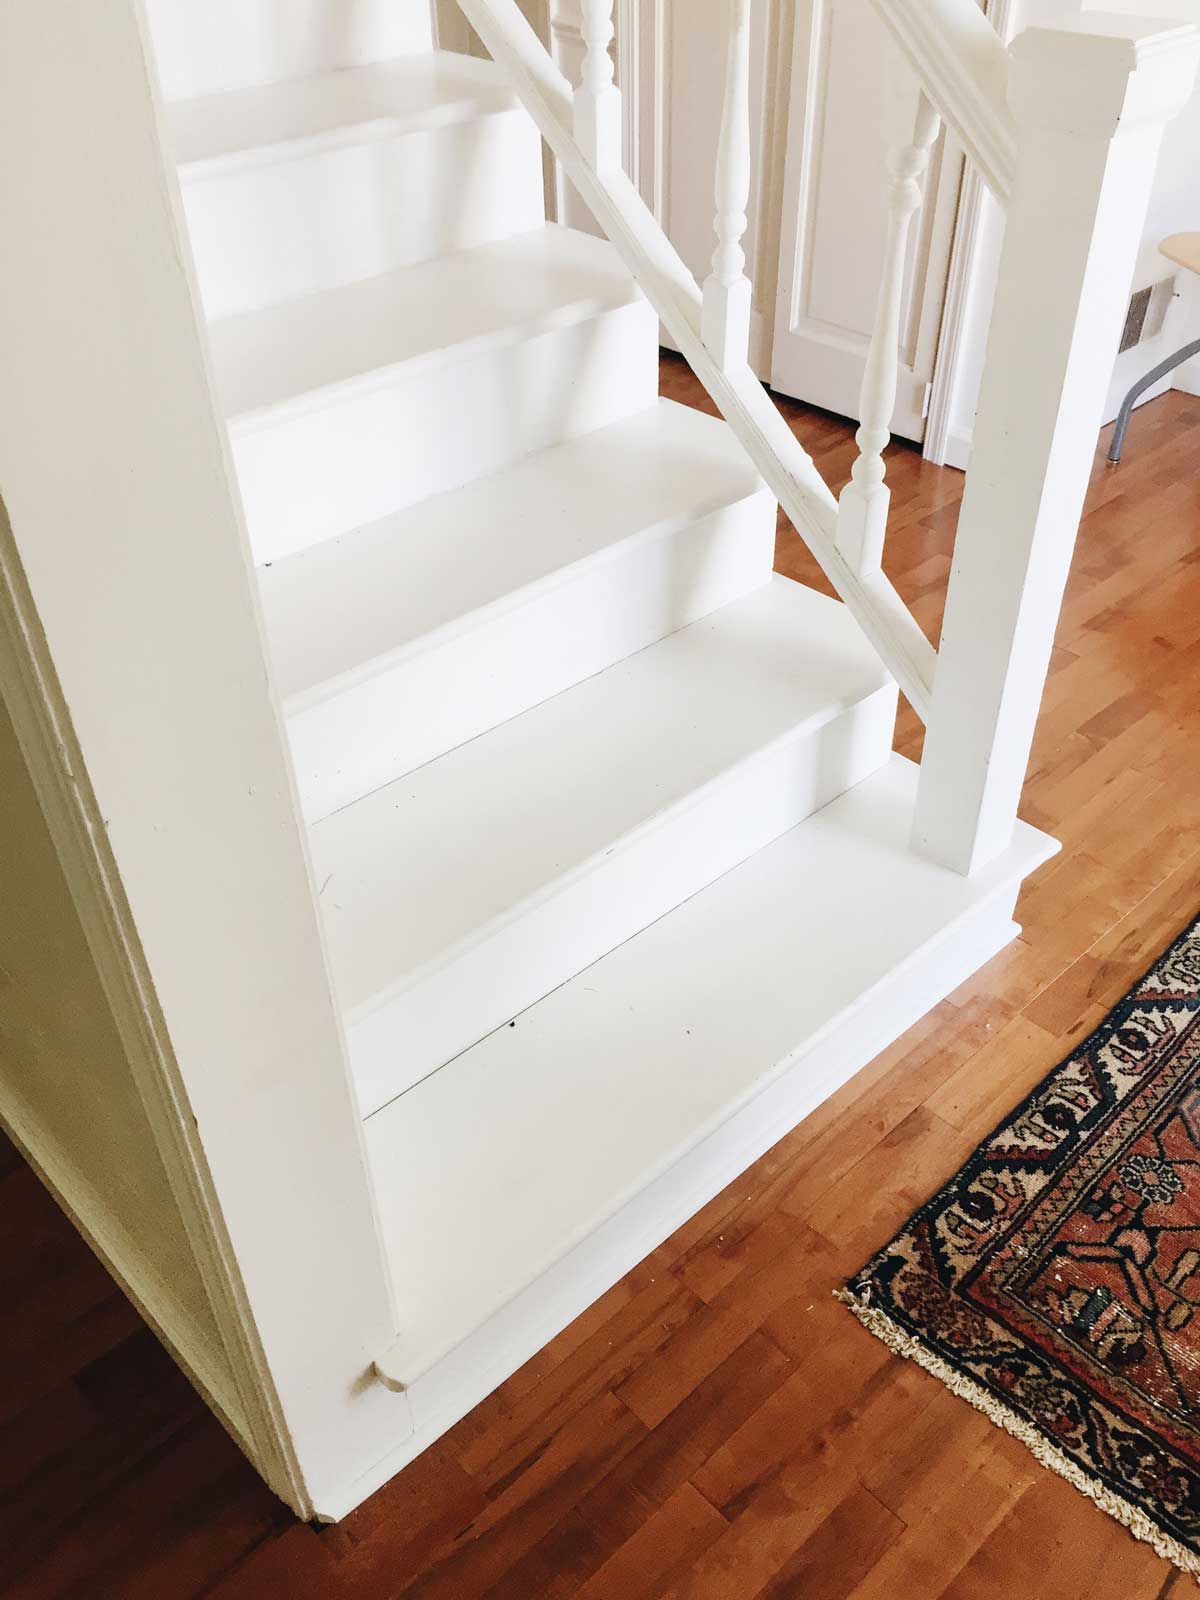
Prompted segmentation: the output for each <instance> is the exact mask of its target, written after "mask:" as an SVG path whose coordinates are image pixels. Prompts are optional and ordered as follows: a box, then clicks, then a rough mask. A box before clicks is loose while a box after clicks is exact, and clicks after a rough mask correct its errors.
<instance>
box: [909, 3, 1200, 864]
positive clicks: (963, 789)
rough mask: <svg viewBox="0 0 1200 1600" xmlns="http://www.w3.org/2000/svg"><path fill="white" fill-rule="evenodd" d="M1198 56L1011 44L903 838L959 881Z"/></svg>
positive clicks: (1061, 562)
mask: <svg viewBox="0 0 1200 1600" xmlns="http://www.w3.org/2000/svg"><path fill="white" fill-rule="evenodd" d="M1089 22H1090V23H1091V25H1092V26H1093V27H1096V28H1100V27H1103V28H1104V29H1105V31H1104V32H1094V33H1091V32H1088V31H1087V30H1086V25H1087V24H1088V23H1089ZM1198 45H1200V33H1198V32H1197V30H1196V29H1194V28H1192V27H1177V28H1170V29H1165V30H1164V29H1163V28H1162V26H1161V24H1159V25H1157V27H1156V26H1155V25H1154V24H1147V23H1145V22H1138V21H1137V20H1136V19H1134V18H1128V17H1107V16H1099V15H1097V14H1091V15H1090V16H1089V15H1088V14H1085V15H1084V17H1082V18H1081V19H1080V21H1079V23H1078V24H1067V25H1065V26H1062V27H1059V28H1055V29H1043V28H1036V29H1031V30H1030V31H1029V32H1027V33H1024V34H1022V35H1021V36H1020V37H1019V38H1018V39H1017V40H1016V42H1015V43H1014V45H1013V48H1012V71H1011V76H1010V85H1009V99H1010V102H1011V105H1012V109H1013V113H1014V115H1015V118H1016V121H1017V124H1018V134H1019V141H1018V142H1019V149H1018V161H1017V173H1016V180H1015V183H1014V187H1013V191H1012V198H1011V201H1010V204H1009V209H1008V220H1007V225H1006V230H1005V240H1004V248H1003V253H1002V256H1001V263H1000V275H999V285H998V289H997V294H996V300H995V306H994V309H993V313H992V324H991V331H990V335H989V339H988V348H987V364H986V368H985V372H984V379H983V385H982V389H981V391H980V400H979V408H978V412H977V415H976V422H975V434H974V447H973V451H972V456H971V465H970V470H969V472H968V476H967V485H966V491H965V494H964V497H963V504H962V512H961V515H960V517H959V524H958V537H957V542H956V545H955V550H954V561H953V566H952V569H951V575H950V584H949V592H948V595H947V603H946V615H945V621H944V623H943V628H942V641H941V649H940V653H939V658H938V665H937V675H936V680H935V684H934V694H933V703H932V707H931V713H930V718H929V723H928V730H927V734H926V741H925V755H924V760H923V762H922V766H921V780H920V788H919V795H918V801H917V815H916V820H915V829H914V845H915V848H916V849H918V850H919V851H920V852H921V853H922V854H924V855H927V856H929V857H931V858H932V859H934V860H936V861H940V862H942V863H943V864H944V865H946V866H949V867H952V868H954V869H955V870H956V871H958V872H962V873H971V872H973V871H975V870H976V869H977V868H979V867H982V866H984V865H985V864H986V863H987V862H988V861H989V860H991V859H992V858H993V857H994V856H996V855H997V854H999V853H1000V852H1001V851H1002V850H1003V849H1004V848H1005V847H1006V846H1007V844H1008V842H1009V840H1010V838H1011V836H1012V830H1013V825H1014V822H1015V819H1016V811H1017V803H1018V800H1019V797H1020V792H1021V785H1022V782H1023V780H1024V776H1025V769H1026V766H1027V764H1028V760H1029V752H1030V746H1031V744H1032V741H1033V732H1034V725H1035V722H1036V719H1037V713H1038V707H1039V704H1040V702H1041V697H1042V690H1043V687H1044V684H1045V678H1046V671H1047V666H1048V663H1049V659H1050V652H1051V648H1052V646H1053V642H1054V630H1055V627H1056V625H1057V621H1058V614H1059V608H1060V606H1061V603H1062V596H1063V589H1064V586H1065V584H1066V579H1067V572H1068V569H1069V567H1070V563H1071V555H1072V550H1073V547H1074V542H1075V534H1076V530H1077V528H1078V524H1079V517H1080V513H1081V511H1082V509H1083V500H1084V494H1085V492H1086V489H1087V483H1088V477H1089V472H1090V468H1091V463H1092V458H1093V454H1094V451H1095V447H1096V437H1097V432H1098V429H1099V426H1100V422H1101V416H1102V408H1103V404H1104V397H1105V392H1106V390H1107V387H1108V383H1109V378H1110V375H1111V372H1112V365H1113V359H1114V356H1115V354H1116V349H1117V343H1118V340H1119V336H1120V330H1121V326H1122V319H1123V317H1124V315H1125V309H1126V302H1127V299H1128V295H1129V286H1130V281H1131V279H1132V276H1133V269H1134V263H1135V258H1136V255H1137V251H1138V248H1139V246H1140V245H1141V241H1142V232H1143V228H1144V225H1145V215H1146V205H1147V201H1148V199H1149V195H1150V189H1151V184H1152V182H1153V178H1154V168H1155V162H1156V159H1157V154H1158V146H1159V142H1160V140H1161V136H1162V130H1163V127H1164V125H1165V124H1166V123H1167V122H1168V121H1169V120H1170V118H1171V117H1172V116H1173V115H1174V114H1175V112H1176V111H1178V110H1179V108H1180V107H1181V106H1182V105H1183V104H1184V102H1185V100H1186V99H1187V96H1188V94H1189V93H1190V91H1191V87H1192V83H1193V80H1194V76H1195V68H1196V57H1197V48H1198Z"/></svg>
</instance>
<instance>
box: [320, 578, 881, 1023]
mask: <svg viewBox="0 0 1200 1600" xmlns="http://www.w3.org/2000/svg"><path fill="white" fill-rule="evenodd" d="M887 682H888V679H887V676H886V674H885V672H884V670H883V668H882V667H881V666H880V664H879V662H878V659H877V657H876V656H875V654H874V652H873V651H872V650H871V649H870V648H869V646H868V645H867V644H866V642H865V641H864V640H863V638H862V636H861V634H860V633H859V631H858V628H857V626H856V624H855V623H854V621H853V619H852V618H851V616H850V614H849V613H848V612H847V611H846V610H845V608H844V607H843V606H841V605H839V604H837V603H836V602H834V601H831V600H828V599H826V598H825V597H824V596H822V595H818V594H817V593H815V592H814V591H813V590H810V589H806V588H804V587H803V586H801V585H800V584H796V583H793V582H791V581H790V580H788V579H786V578H781V577H773V578H772V579H771V580H770V581H769V582H768V583H766V584H764V585H763V586H762V587H761V588H759V589H756V590H755V591H753V592H752V593H751V594H750V595H748V596H747V597H746V598H744V599H742V600H738V601H735V602H733V603H732V604H730V605H727V606H725V607H724V608H723V609H721V610H720V611H717V612H715V613H714V614H713V615H711V616H709V617H706V618H704V619H703V620H702V621H700V622H695V623H692V624H691V625H690V626H689V627H686V628H683V629H681V630H679V632H677V633H674V634H672V635H670V636H669V637H668V638H666V639H663V640H661V641H660V642H659V643H657V644H654V645H651V646H649V647H648V648H647V649H645V650H642V651H640V652H639V653H638V654H637V655H634V656H631V657H629V658H628V659H627V660H625V661H622V662H619V663H618V664H617V665H616V666H613V667H610V668H608V669H607V670H606V671H605V672H602V673H599V674H597V676H595V677H593V678H589V679H587V680H586V681H585V682H583V683H581V684H578V685H576V686H575V687H574V688H571V689H568V690H565V691H564V692H563V693H562V694H559V695H557V696H555V697H554V698H553V699H551V700H548V701H545V702H544V703H543V704H541V705H539V706H535V707H534V708H533V709H532V710H531V711H527V712H525V713H523V714H522V715H521V716H518V717H514V718H513V719H512V720H511V721H509V722H506V723H504V724H502V725H501V726H500V727H498V728H494V729H492V730H491V732H489V733H486V734H483V735H481V736H480V737H478V738H476V739H473V740H471V741H470V742H469V743H467V744H464V745H461V746H459V747H458V748H457V749H456V750H452V751H450V752H449V754H448V755H445V756H442V757H440V758H439V759H438V760H436V761H432V762H430V763H429V764H428V765H426V766H424V767H422V768H420V769H418V770H417V771H416V772H411V773H409V774H408V775H407V776H406V777H403V778H400V779H398V780H397V781H396V782H394V783H391V784H388V785H386V786H385V787H384V788H382V789H379V790H377V791H376V792H375V793H373V794H370V795H367V796H366V797H365V798H363V799H361V800H358V801H355V802H354V804H352V805H349V806H346V807H345V808H344V809H343V810H341V811H338V812H335V813H334V814H333V815H332V816H329V817H326V818H324V819H323V820H322V821H320V822H318V823H316V824H315V825H314V826H313V828H312V830H311V835H310V836H311V840H312V849H313V857H314V865H315V869H316V873H317V881H318V884H319V885H320V886H321V904H322V907H323V909H324V913H325V923H326V930H327V934H328V938H329V946H330V954H331V959H332V964H333V969H334V975H335V980H336V987H337V992H338V995H339V999H340V1002H341V1004H342V1006H343V1009H344V1011H345V1012H346V1013H347V1015H348V1016H350V1017H353V1016H354V1015H355V1014H357V1015H359V1016H361V1015H363V1014H364V1012H366V1011H369V1010H371V1009H373V1008H374V1006H375V1005H377V1004H379V1003H381V1002H382V1001H383V1000H384V999H386V998H387V997H389V996H390V995H392V994H395V993H397V992H399V991H400V990H401V989H403V988H404V987H405V986H406V985H407V984H409V983H411V982H412V981H414V980H415V978H416V977H417V975H419V974H420V972H421V971H422V969H425V970H430V969H433V968H436V967H438V966H440V965H442V964H443V963H445V962H446V961H448V960H450V959H452V958H453V957H454V956H456V955H457V954H459V953H460V952H461V951H462V950H463V949H465V948H468V947H470V946H471V945H472V944H474V943H476V942H477V941H478V940H480V939H481V938H483V937H484V936H485V934H486V933H487V932H488V931H489V930H492V929H496V928H499V927H501V926H503V925H505V924H506V923H507V922H508V921H509V920H511V919H512V918H515V917H516V916H518V915H520V913H521V911H522V910H524V909H528V908H529V907H531V906H532V905H533V904H536V903H538V902H539V901H540V900H541V899H542V898H543V897H544V896H546V895H549V894H552V893H553V892H554V890H555V887H556V885H561V884H563V883H564V882H566V881H569V880H570V879H571V878H572V877H573V876H574V875H575V874H578V873H580V872H585V871H587V870H588V867H589V864H591V863H594V862H597V861H600V860H603V859H604V857H605V856H606V855H607V854H610V853H611V852H612V851H613V850H614V849H617V848H619V846H620V843H621V841H622V839H623V838H626V837H628V836H631V835H633V834H634V833H635V832H640V830H641V829H643V828H645V827H647V826H653V825H655V823H656V822H657V821H660V820H661V819H662V818H663V817H664V816H666V815H667V814H669V813H670V812H671V811H672V810H674V809H675V808H678V807H681V806H685V805H686V804H687V803H688V801H689V798H690V797H692V796H694V795H695V793H696V792H697V791H698V790H699V789H700V788H702V787H703V786H704V785H706V784H708V783H711V782H714V781H717V780H719V779H720V778H721V777H722V776H723V775H725V774H727V773H729V772H730V771H732V770H734V769H735V768H736V767H737V766H738V765H739V764H740V763H742V762H744V761H745V760H747V759H749V758H750V757H751V756H753V755H754V754H756V753H758V752H759V751H761V750H763V749H764V748H766V747H767V746H769V745H771V744H772V743H774V742H776V741H778V740H779V739H782V738H786V737H788V736H791V735H797V734H799V732H800V731H801V730H802V729H803V728H806V727H809V728H811V727H817V726H820V725H821V724H823V723H824V722H826V721H828V720H829V719H831V718H832V717H834V716H836V715H838V713H839V712H840V711H841V710H842V709H844V708H846V707H849V706H851V705H853V704H855V703H857V702H859V701H860V700H862V699H864V698H865V697H866V696H868V695H870V694H872V693H874V692H875V691H876V690H878V689H880V688H882V687H883V686H884V685H885V684H886V683H887Z"/></svg>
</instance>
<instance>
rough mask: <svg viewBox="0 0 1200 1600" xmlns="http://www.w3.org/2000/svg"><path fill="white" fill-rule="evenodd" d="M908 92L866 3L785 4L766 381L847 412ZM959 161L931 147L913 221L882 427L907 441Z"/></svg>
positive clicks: (867, 325) (927, 376) (912, 97)
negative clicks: (779, 178)
mask: <svg viewBox="0 0 1200 1600" xmlns="http://www.w3.org/2000/svg"><path fill="white" fill-rule="evenodd" d="M916 107H917V87H916V83H915V80H913V78H912V77H911V74H910V73H909V72H908V69H907V68H906V67H905V66H904V64H903V62H902V61H901V60H900V59H899V58H898V57H897V56H895V54H894V53H893V51H892V47H891V44H890V40H889V39H888V36H887V33H886V30H885V29H884V26H883V24H882V23H881V22H880V21H879V19H878V17H877V16H876V15H875V12H874V10H873V8H872V6H871V4H870V0H797V3H796V14H795V35H794V47H793V51H792V93H791V101H790V107H789V113H788V121H787V160H786V168H785V173H784V182H783V203H782V213H783V226H782V237H781V241H780V257H779V278H778V298H777V304H776V317H775V337H774V349H773V358H772V364H771V383H772V385H773V386H774V387H775V388H776V389H778V390H780V391H781V392H782V393H784V394H789V395H793V396H795V397H796V398H797V399H800V400H806V401H808V402H809V403H810V404H813V405H818V406H824V407H825V408H826V409H828V410H830V411H836V412H839V413H840V414H841V415H843V416H848V417H857V416H858V395H859V388H860V386H861V383H862V376H863V366H864V362H865V360H866V354H867V348H868V344H869V340H870V336H871V329H872V327H873V324H874V320H875V301H876V296H877V293H878V287H879V278H880V272H881V270H882V264H883V251H884V241H885V237H886V230H887V172H886V166H885V159H886V153H887V148H888V145H889V144H890V143H895V142H897V141H898V140H900V139H903V138H906V137H907V135H908V133H909V132H910V131H911V128H912V124H913V119H914V117H915V114H916ZM961 176H962V159H961V156H960V155H958V154H957V153H955V152H954V151H952V150H951V149H949V148H948V146H947V143H946V140H945V138H944V136H943V137H942V138H940V139H939V140H938V143H937V145H936V147H935V149H934V152H933V157H932V160H931V162H930V167H929V174H928V177H927V179H926V187H925V194H926V201H925V204H924V206H923V207H922V210H921V212H920V213H919V215H918V217H917V219H916V222H915V224H914V226H913V229H912V233H911V237H910V244H909V259H908V268H907V274H906V282H905V299H904V316H903V324H902V337H901V349H900V362H901V366H900V381H899V385H898V392H897V400H896V410H895V415H894V419H893V428H894V431H895V432H896V433H898V434H900V435H901V436H902V437H904V438H908V439H914V440H918V441H919V440H920V439H921V438H922V437H923V435H924V431H925V421H924V413H925V409H926V404H925V401H926V394H927V386H928V384H929V383H930V382H931V380H932V377H933V363H934V357H935V354H936V349H937V337H938V331H939V328H940V324H941V313H942V304H943V300H944V296H945V285H946V275H947V271H948V267H949V258H950V244H951V238H952V234H953V227H954V214H955V208H956V205H957V196H958V189H959V185H960V182H961Z"/></svg>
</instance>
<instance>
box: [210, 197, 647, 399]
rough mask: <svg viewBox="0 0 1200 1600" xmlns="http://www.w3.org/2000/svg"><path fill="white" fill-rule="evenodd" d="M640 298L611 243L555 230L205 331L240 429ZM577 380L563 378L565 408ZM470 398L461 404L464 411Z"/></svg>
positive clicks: (220, 387)
mask: <svg viewBox="0 0 1200 1600" xmlns="http://www.w3.org/2000/svg"><path fill="white" fill-rule="evenodd" d="M639 299H640V294H639V291H638V289H637V286H636V284H635V283H634V281H633V278H632V276H631V275H630V273H629V272H628V271H627V269H626V268H625V267H624V265H623V264H622V263H621V260H620V258H619V257H618V255H617V253H616V251H615V250H614V249H613V247H612V245H610V244H609V243H608V242H607V240H602V239H596V238H593V237H592V235H591V234H586V233H579V232H577V231H576V230H575V229H572V228H562V227H558V226H555V225H554V224H547V225H546V226H545V227H541V228H536V229H534V230H533V231H532V232H530V233H523V234H518V235H517V236H516V237H514V238H511V239H504V240H501V241H500V242H498V243H494V244H485V245H478V246H476V247H475V248H474V249H472V250H463V251H460V252H458V253H457V254H455V255H450V256H443V257H440V258H438V259H436V260H433V261H423V262H420V263H418V264H417V265H416V266H411V267H403V268H401V269H400V270H399V271H397V272H388V273H383V274H381V275H380V276H379V277H375V278H366V279H363V280H361V281H359V282H356V283H349V284H344V285H342V286H340V287H338V288H336V289H327V290H324V291H323V292H321V293H320V294H314V295H308V296H306V297H305V298H304V299H302V300H292V301H288V302H287V303H286V304H283V305H276V306H270V307H268V308H267V309H266V310H262V311H249V312H244V313H241V314H239V315H237V316H232V317H224V318H221V319H220V320H218V321H216V322H214V323H212V324H211V325H210V330H209V331H210V343H211V349H212V356H213V369H214V376H215V380H216V387H217V393H218V396H219V399H220V403H221V406H222V408H223V410H224V413H225V416H226V417H227V418H228V419H229V421H230V423H231V424H232V425H233V427H234V428H235V429H236V428H237V427H239V426H247V425H249V426H253V425H254V423H255V421H256V420H257V418H259V417H260V416H261V415H262V414H263V413H267V414H268V415H271V414H277V413H278V411H279V410H280V409H281V408H284V407H288V406H290V405H292V404H300V405H306V404H308V403H310V402H311V400H312V399H313V397H314V396H317V395H322V394H323V395H325V396H326V397H331V396H332V395H333V394H335V393H337V392H339V391H345V390H346V389H348V388H350V387H356V388H357V387H360V386H361V385H364V384H366V385H370V384H372V383H375V382H379V381H381V380H385V379H386V376H387V374H388V372H389V371H390V370H391V369H393V368H395V367H398V366H401V365H403V364H405V363H409V362H417V361H421V360H423V359H429V360H455V359H458V358H461V357H462V356H464V355H465V354H466V353H467V352H468V351H469V350H470V349H474V348H478V347H480V346H484V345H488V344H493V343H494V344H504V343H507V342H509V341H516V340H519V339H522V338H527V337H530V336H531V335H533V334H536V333H537V332H539V331H541V330H549V329H551V328H554V327H562V326H566V325H569V324H571V323H576V322H581V321H584V320H586V319H587V318H589V317H593V316H596V315H599V314H600V313H602V312H605V311H610V310H615V309H617V308H618V307H621V306H625V305H630V304H633V303H634V302H636V301H638V300H639ZM573 381H574V379H573V377H572V375H571V374H570V373H567V374H566V375H565V377H564V391H563V397H562V403H563V405H564V407H566V406H569V405H570V399H571V387H572V383H573ZM470 403H471V397H470V395H469V394H465V395H464V396H463V405H464V406H469V405H470Z"/></svg>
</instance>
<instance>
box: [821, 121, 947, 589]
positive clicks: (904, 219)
mask: <svg viewBox="0 0 1200 1600" xmlns="http://www.w3.org/2000/svg"><path fill="white" fill-rule="evenodd" d="M940 126H941V124H940V120H939V118H938V114H937V112H936V111H935V110H934V109H933V107H932V106H931V105H930V103H929V101H928V100H927V99H926V98H925V96H924V95H922V96H921V99H920V103H919V105H918V107H917V118H916V124H915V126H914V129H913V136H912V141H911V143H909V144H906V145H901V146H900V147H899V148H897V149H895V150H893V151H892V152H891V154H890V156H889V158H888V171H889V174H890V176H891V184H890V187H889V194H888V229H887V243H886V246H885V249H884V258H883V276H882V279H881V280H880V285H879V304H878V308H877V310H876V313H875V328H874V331H873V333H872V335H871V346H870V349H869V351H868V352H867V362H866V367H865V369H864V371H863V382H862V391H861V393H860V396H859V412H858V414H859V418H860V426H859V429H858V432H857V434H856V435H855V439H856V442H857V444H858V449H859V455H858V459H857V460H856V461H855V463H854V466H853V468H852V471H851V477H850V482H849V483H848V484H847V485H846V487H845V488H844V489H843V490H842V493H841V497H840V499H839V501H838V545H839V546H840V548H841V551H842V554H843V555H844V556H845V557H846V560H847V561H848V562H849V563H850V565H851V566H852V567H853V568H854V570H855V571H856V572H859V573H861V574H864V575H865V574H867V573H870V572H876V571H878V569H879V563H880V560H881V558H882V555H883V538H884V533H885V531H886V529H887V518H888V503H889V500H890V499H891V491H890V490H889V489H888V486H887V484H886V482H885V481H884V479H885V475H886V469H885V467H884V464H883V452H884V450H886V449H887V445H888V441H889V440H890V438H891V423H892V412H893V411H894V410H895V408H896V384H897V380H898V378H899V374H900V317H901V312H902V310H903V305H902V301H903V295H904V266H905V261H906V260H907V257H908V236H909V232H910V229H911V226H912V219H913V217H914V216H915V215H916V213H917V211H918V210H919V209H920V206H921V199H922V193H923V191H922V184H921V180H922V178H923V177H924V175H925V171H926V169H927V168H928V166H929V155H930V151H931V150H932V148H933V143H934V140H935V139H936V138H937V135H938V129H939V127H940Z"/></svg>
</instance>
